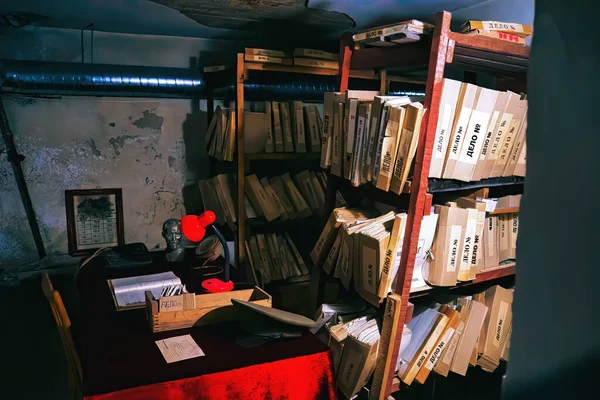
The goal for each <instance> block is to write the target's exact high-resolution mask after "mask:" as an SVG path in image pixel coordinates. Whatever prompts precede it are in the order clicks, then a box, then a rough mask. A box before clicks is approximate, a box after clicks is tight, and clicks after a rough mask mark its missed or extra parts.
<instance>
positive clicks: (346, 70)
mask: <svg viewBox="0 0 600 400" xmlns="http://www.w3.org/2000/svg"><path fill="white" fill-rule="evenodd" d="M352 44H353V41H352V35H351V34H349V33H345V34H344V35H343V36H342V39H341V40H340V55H339V57H340V61H339V64H340V69H339V71H338V82H337V83H338V85H337V89H338V91H339V92H345V91H346V90H348V80H349V79H350V60H351V58H352Z"/></svg>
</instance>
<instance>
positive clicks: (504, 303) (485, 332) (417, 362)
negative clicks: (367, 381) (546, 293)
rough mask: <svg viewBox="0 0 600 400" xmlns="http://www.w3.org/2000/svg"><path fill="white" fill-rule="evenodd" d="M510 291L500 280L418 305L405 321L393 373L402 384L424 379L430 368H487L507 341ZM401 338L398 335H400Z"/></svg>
mask: <svg viewBox="0 0 600 400" xmlns="http://www.w3.org/2000/svg"><path fill="white" fill-rule="evenodd" d="M512 298H513V292H512V290H510V289H504V288H502V287H500V286H493V287H490V288H488V289H487V290H486V291H485V292H482V293H477V294H474V295H473V296H469V297H460V298H458V299H456V300H455V301H453V302H451V303H448V304H443V305H434V306H429V307H425V306H418V307H416V308H415V311H414V316H413V318H412V320H411V321H410V322H409V324H408V325H407V326H406V327H407V328H408V329H409V330H410V331H411V337H410V341H409V343H408V344H407V345H405V344H403V346H402V347H403V350H402V351H401V352H400V356H399V358H398V367H397V375H398V377H399V378H400V379H401V380H402V381H403V382H404V383H406V384H408V385H410V384H411V383H412V382H413V381H416V382H418V383H421V384H423V383H425V382H426V380H427V377H428V376H429V375H430V374H431V371H434V372H436V373H437V374H439V375H442V376H448V373H449V372H450V371H452V372H454V373H456V374H459V375H463V376H464V375H466V373H467V371H468V368H469V366H480V367H481V368H482V369H483V370H484V371H486V372H493V371H494V370H495V369H496V368H497V367H498V365H499V362H500V359H502V351H503V350H504V349H506V347H507V346H510V344H509V342H510V330H511V325H512V311H511V305H512ZM403 341H404V337H403Z"/></svg>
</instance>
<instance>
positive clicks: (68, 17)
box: [0, 0, 533, 39]
mask: <svg viewBox="0 0 600 400" xmlns="http://www.w3.org/2000/svg"><path fill="white" fill-rule="evenodd" d="M157 3H163V4H168V5H169V6H172V7H175V8H178V9H174V8H169V7H166V6H164V5H162V4H157ZM203 3H205V4H203ZM274 3H280V5H277V6H275V4H274ZM303 3H308V5H307V6H308V8H309V10H308V11H306V10H304V11H303V10H302V7H303ZM206 4H208V5H209V6H214V7H213V8H212V10H211V9H210V7H206ZM217 4H218V6H216V5H217ZM194 5H195V6H196V7H199V9H200V10H201V11H202V12H203V14H201V13H198V9H196V10H195V11H194V10H193V9H191V8H190V6H194ZM202 6H204V8H202ZM227 7H229V11H232V10H236V12H237V13H233V12H228V10H227ZM253 7H259V8H260V7H262V8H263V10H270V11H269V12H270V16H269V18H271V17H273V16H274V17H275V18H276V17H277V15H278V14H279V15H280V16H281V19H282V20H283V21H286V24H287V27H288V28H289V29H296V30H298V29H301V26H302V25H304V26H305V27H306V32H309V31H312V30H314V29H318V28H319V27H318V24H319V20H320V18H321V21H323V20H327V19H329V21H330V22H331V24H332V27H331V29H333V30H334V31H335V32H331V30H329V31H330V32H331V34H333V35H338V32H339V33H341V32H343V31H352V30H356V29H363V28H366V27H369V26H373V25H377V24H382V23H390V22H395V21H401V20H404V19H410V18H418V19H422V20H425V21H428V20H431V19H432V17H433V15H434V13H435V12H437V11H441V10H447V11H451V12H453V14H454V17H455V18H454V19H455V20H460V21H462V20H465V19H483V20H500V21H512V22H518V23H532V21H533V0H485V1H481V0H371V1H365V0H309V1H308V2H305V1H299V0H282V1H278V2H276V1H274V0H222V1H216V0H209V1H203V0H153V1H149V0H114V1H105V0H59V1H47V0H19V1H14V0H0V13H2V14H12V15H15V16H16V17H14V18H12V19H9V20H8V21H6V20H3V21H0V23H3V24H5V25H6V24H11V25H20V24H22V23H26V22H30V23H32V24H33V25H38V26H45V27H56V28H70V29H81V28H83V27H84V26H86V25H87V24H89V23H94V24H95V29H96V30H99V31H107V32H122V33H137V34H154V35H171V36H188V37H204V38H227V39H241V38H245V39H248V38H249V37H250V38H251V37H253V36H260V33H258V30H259V29H260V26H261V20H260V17H257V18H254V16H253V17H252V18H251V19H252V21H251V23H246V22H247V21H246V22H244V23H240V22H239V12H238V11H239V10H240V9H246V10H248V11H249V12H247V13H245V18H247V17H248V16H249V15H252V8H253ZM280 7H281V9H279V8H280ZM286 7H287V9H286ZM290 7H296V8H295V9H293V8H290ZM179 10H182V12H183V13H186V12H187V13H188V14H189V15H190V16H191V17H192V18H194V19H195V20H194V19H192V18H190V17H187V16H186V15H184V14H183V13H182V12H180V11H179ZM286 10H287V11H286ZM290 10H300V11H302V12H296V11H293V12H291V13H290V12H289V11H290ZM328 12H331V13H328ZM338 13H340V14H338ZM254 14H255V15H259V14H260V13H258V12H257V13H254ZM344 14H345V15H344ZM228 16H230V18H229V19H228ZM20 17H22V18H23V19H21V18H20ZM313 17H314V18H313ZM323 18H324V19H323ZM236 20H238V21H237V22H236ZM196 21H201V22H202V23H203V24H200V23H198V22H196ZM265 21H266V22H268V21H271V20H269V19H268V18H267V19H266V20H265ZM209 25H210V26H209ZM268 25H269V24H267V23H263V26H265V27H266V26H268ZM276 26H277V27H278V29H280V28H281V25H280V24H277V25H276ZM353 26H354V27H353ZM232 28H233V29H232ZM321 28H323V27H321Z"/></svg>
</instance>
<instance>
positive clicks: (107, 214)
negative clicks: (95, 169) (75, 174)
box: [65, 189, 125, 256]
mask: <svg viewBox="0 0 600 400" xmlns="http://www.w3.org/2000/svg"><path fill="white" fill-rule="evenodd" d="M65 203H66V208H67V236H68V240H69V254H70V255H71V256H84V255H90V254H92V253H94V252H95V251H96V250H98V249H100V248H102V247H114V246H120V245H123V244H125V232H124V228H123V194H122V191H121V189H81V190H65Z"/></svg>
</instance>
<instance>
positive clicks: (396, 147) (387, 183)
mask: <svg viewBox="0 0 600 400" xmlns="http://www.w3.org/2000/svg"><path fill="white" fill-rule="evenodd" d="M378 94H379V93H378V92H373V91H364V90H349V91H347V92H346V93H325V98H324V104H323V131H322V138H323V141H322V147H321V167H322V168H327V167H331V173H332V174H333V175H336V176H339V177H342V178H344V179H347V180H349V181H351V183H352V185H353V186H360V185H362V184H366V183H372V184H373V185H375V186H376V187H377V188H379V189H381V190H384V191H392V192H394V193H401V192H402V191H403V189H404V186H405V184H406V181H407V180H408V177H409V173H410V170H411V167H412V163H413V160H414V157H415V153H416V148H417V142H418V138H419V132H420V129H421V120H422V118H423V114H424V112H425V109H424V108H423V105H422V104H421V103H419V102H418V101H414V99H411V98H409V97H406V96H379V95H378Z"/></svg>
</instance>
